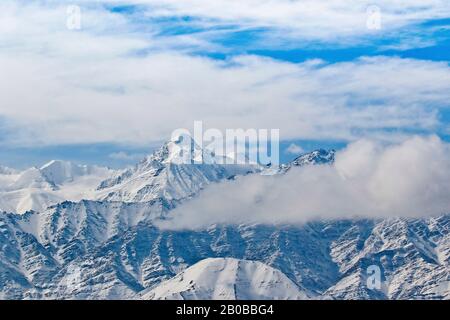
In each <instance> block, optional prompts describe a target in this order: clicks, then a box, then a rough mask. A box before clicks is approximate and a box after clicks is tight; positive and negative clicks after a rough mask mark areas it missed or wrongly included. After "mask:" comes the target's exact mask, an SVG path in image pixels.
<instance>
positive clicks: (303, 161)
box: [262, 149, 336, 175]
mask: <svg viewBox="0 0 450 320" xmlns="http://www.w3.org/2000/svg"><path fill="white" fill-rule="evenodd" d="M335 154H336V151H335V150H324V149H318V150H314V151H312V152H309V153H305V154H302V155H300V156H298V157H297V158H295V159H294V160H292V161H291V162H289V163H286V164H281V165H278V166H272V165H270V166H268V167H266V168H264V170H263V172H262V174H263V175H274V174H284V173H286V172H288V171H289V170H290V169H291V168H292V167H303V166H307V165H321V164H333V163H334V158H335Z"/></svg>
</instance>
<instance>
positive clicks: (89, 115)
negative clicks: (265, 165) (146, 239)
mask: <svg viewBox="0 0 450 320" xmlns="http://www.w3.org/2000/svg"><path fill="white" fill-rule="evenodd" d="M67 3H69V2H57V1H39V2H32V3H30V2H25V1H8V0H5V1H1V3H0V21H1V23H0V43H1V44H2V50H1V51H0V70H1V73H2V77H1V78H0V96H1V97H2V103H1V104H0V132H1V133H2V135H1V137H0V143H1V144H3V145H8V146H43V145H63V144H89V143H122V144H132V145H144V144H148V143H151V142H155V141H161V140H163V139H167V138H168V137H170V134H171V132H172V130H173V129H175V128H189V129H191V126H192V124H193V122H194V121H195V120H202V121H203V122H204V124H205V127H213V128H218V129H220V130H225V129H226V128H267V129H271V128H275V129H277V128H279V129H281V136H282V139H316V140H317V139H333V140H343V141H353V140H356V139H359V138H361V137H372V138H380V139H386V136H387V132H389V134H388V139H389V140H390V139H401V138H403V137H402V135H404V134H406V135H407V134H409V133H410V132H411V131H412V132H420V133H435V132H440V131H442V130H443V131H445V130H447V129H446V128H442V127H443V126H445V125H446V124H445V123H442V121H441V117H440V114H441V113H442V112H446V110H448V107H449V103H448V101H450V68H449V65H448V63H446V62H433V61H427V60H415V59H401V58H398V57H384V56H378V57H372V58H367V57H362V58H359V59H356V60H353V61H350V62H342V63H335V64H329V63H327V62H326V61H321V60H310V61H306V62H303V63H291V62H284V61H280V60H275V59H269V58H264V57H261V56H255V55H245V54H244V55H230V56H229V57H228V58H226V59H224V60H218V59H212V58H210V57H208V56H206V55H200V56H199V55H193V54H191V52H190V51H189V50H188V51H185V50H184V49H180V46H181V47H190V48H192V47H196V46H198V45H200V46H203V45H206V47H208V46H210V45H214V44H211V42H209V41H207V40H205V39H200V38H192V37H194V35H183V36H182V37H179V35H177V34H174V35H170V34H169V35H166V36H164V35H162V34H161V33H160V31H161V30H160V29H159V27H158V26H159V25H158V23H157V22H155V21H154V20H149V21H147V20H145V19H144V21H142V19H143V17H141V18H142V19H138V17H136V16H135V15H134V14H130V16H128V15H127V14H120V13H118V12H114V11H111V10H108V9H107V8H105V7H103V6H101V5H100V4H107V3H109V4H111V3H113V4H121V5H122V4H130V3H136V4H141V5H142V6H143V7H139V10H138V12H139V13H140V14H142V12H147V13H146V15H149V16H153V17H155V16H161V17H162V16H164V15H166V16H167V17H181V16H185V15H192V16H196V17H201V23H203V22H205V21H210V20H211V19H213V20H214V21H210V23H211V24H213V25H216V26H218V25H220V23H219V22H217V20H219V21H233V23H235V22H236V21H240V22H246V21H247V22H246V23H250V24H251V25H254V26H265V25H270V24H274V25H280V29H282V30H285V29H286V28H289V29H295V28H294V27H292V26H290V24H294V21H297V18H296V16H295V15H296V14H298V15H300V17H301V18H302V19H300V20H301V21H302V23H300V25H303V24H305V25H307V26H308V25H309V27H308V28H312V29H315V30H331V29H333V30H334V29H336V28H340V27H339V26H340V25H341V23H344V25H345V21H347V18H346V16H345V15H344V16H343V17H341V18H342V19H337V20H336V19H335V18H336V16H332V17H328V18H327V16H328V14H330V15H332V14H335V15H338V16H339V13H340V12H342V14H344V13H345V14H351V13H352V12H353V13H354V12H358V15H357V16H358V17H360V14H361V13H364V14H365V11H364V10H363V11H361V10H360V9H361V8H362V7H361V6H360V5H357V6H355V7H353V6H352V5H351V4H347V2H344V1H331V2H327V4H325V2H324V3H323V4H318V2H317V1H307V2H301V3H300V2H298V1H256V0H255V1H251V2H248V3H247V1H245V2H242V1H221V0H219V1H194V0H192V1H186V2H184V1H167V2H164V3H163V2H161V1H134V2H133V1H103V2H96V3H97V4H98V5H95V3H94V2H92V1H81V2H80V3H79V4H80V5H82V6H83V7H82V13H83V16H82V29H81V30H79V31H70V30H67V29H66V18H67V12H66V9H67V6H66V4H67ZM351 3H353V4H355V3H356V2H354V1H353V2H351ZM446 3H447V2H445V1H429V2H427V3H425V4H424V3H423V2H420V5H419V2H416V1H413V2H403V1H400V2H395V4H394V5H388V4H387V3H385V2H383V3H381V4H382V6H384V7H385V9H386V11H388V12H392V14H395V15H397V16H398V17H399V18H398V19H400V20H402V21H404V23H407V22H408V21H410V22H411V23H416V22H418V21H424V20H428V19H434V18H439V17H440V15H441V14H444V13H445V12H446V8H447V7H448V3H447V4H446ZM70 4H72V3H70ZM305 6H306V7H307V8H308V10H306V12H305V11H304V8H305ZM296 7H298V8H297V9H296ZM155 8H159V10H156V9H155ZM250 8H251V10H250ZM336 8H337V9H339V10H335V9H336ZM352 8H353V9H352ZM399 8H403V9H402V10H400V9H399ZM150 9H151V10H150ZM269 9H270V10H269ZM322 9H323V10H322ZM441 9H443V10H442V11H441ZM146 10H147V11H146ZM239 12H241V13H239ZM290 12H291V13H292V14H289V13H290ZM308 12H309V13H308ZM308 14H309V15H311V17H309V20H308V19H303V18H305V15H306V16H307V15H308ZM364 14H363V16H364V17H365V15H364ZM285 15H287V17H288V19H286V20H284V19H281V17H284V16H285ZM400 17H402V18H400ZM131 20H132V21H138V22H140V23H141V24H138V25H136V24H133V23H132V22H131ZM169 20H170V21H172V19H169ZM300 20H299V21H300ZM176 21H178V20H175V22H176ZM314 21H316V23H314ZM136 23H137V22H136ZM194 23H195V19H194ZM283 23H284V24H285V25H282V24H283ZM323 23H328V24H329V26H328V27H326V26H324V25H321V24H323ZM143 26H145V28H144V27H143ZM138 27H142V28H138ZM344 27H345V26H344ZM202 28H203V27H202ZM345 28H348V26H347V27H345ZM141 29H142V30H144V31H141ZM188 29H189V28H188ZM350 29H351V28H350ZM336 30H337V29H336ZM297 32H298V30H297ZM200 33H201V32H200ZM330 34H333V35H334V36H335V35H336V33H333V32H331V33H330ZM205 41H206V42H205Z"/></svg>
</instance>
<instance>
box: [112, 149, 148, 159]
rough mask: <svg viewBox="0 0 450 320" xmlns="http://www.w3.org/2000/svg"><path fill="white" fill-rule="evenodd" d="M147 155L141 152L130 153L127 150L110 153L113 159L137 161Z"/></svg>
mask: <svg viewBox="0 0 450 320" xmlns="http://www.w3.org/2000/svg"><path fill="white" fill-rule="evenodd" d="M144 156H145V155H143V154H141V153H134V154H129V153H127V152H125V151H119V152H113V153H111V154H110V155H109V157H110V158H111V159H114V160H119V161H136V160H139V159H142V158H144Z"/></svg>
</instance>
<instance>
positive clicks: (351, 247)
mask: <svg viewBox="0 0 450 320" xmlns="http://www.w3.org/2000/svg"><path fill="white" fill-rule="evenodd" d="M179 151H180V148H179V147H178V146H177V142H176V141H170V142H168V143H166V144H165V145H164V146H163V147H162V148H161V149H160V150H158V151H156V152H155V153H153V154H152V155H150V156H148V157H147V158H145V159H144V160H143V161H141V162H140V163H139V164H137V165H136V167H134V168H133V169H129V170H125V171H123V172H121V173H120V174H115V175H114V174H113V172H111V171H110V170H108V169H102V168H88V167H85V166H76V165H73V164H68V163H61V162H58V161H53V162H51V163H49V164H47V165H45V166H43V167H42V168H39V169H37V168H31V169H28V170H25V171H23V172H15V171H11V170H9V171H8V172H6V170H5V171H4V173H3V174H0V206H2V208H10V209H11V210H9V209H8V210H7V211H11V212H18V213H20V212H21V210H23V211H24V210H25V209H26V208H35V209H36V208H37V210H35V211H33V212H26V213H24V214H17V213H0V298H3V299H24V298H29V299H55V298H57V299H73V298H77V299H138V298H141V297H144V298H175V297H178V298H179V297H180V296H183V297H186V298H187V297H191V298H195V297H197V298H198V297H215V295H216V294H217V295H219V294H224V295H229V297H232V295H233V294H234V297H237V298H243V297H245V298H249V299H253V298H264V297H266V298H286V299H287V298H294V296H295V295H296V294H298V295H299V296H300V297H301V298H303V297H305V296H308V297H309V298H312V299H321V298H323V297H327V298H336V299H450V287H449V284H450V266H449V263H450V215H443V216H440V217H432V218H423V219H406V218H403V219H400V218H396V219H377V220H361V219H355V220H338V221H315V222H309V223H306V224H304V225H297V226H288V225H277V226H274V225H212V226H210V227H208V228H205V229H200V230H165V229H160V228H158V227H157V225H158V224H156V223H155V222H156V221H160V220H161V219H168V213H169V212H170V210H172V209H173V208H174V207H175V206H179V205H180V204H182V203H183V202H184V201H189V199H190V198H192V197H195V196H196V195H197V194H198V193H199V192H201V190H202V189H204V188H207V187H208V185H210V184H212V183H220V182H221V181H223V180H227V179H231V180H234V179H239V175H244V174H250V173H257V174H259V173H261V172H260V171H261V169H260V168H259V167H257V166H254V165H248V164H242V165H236V166H232V165H231V166H227V165H224V164H222V163H221V162H219V161H216V159H215V157H214V156H213V155H212V154H210V153H207V152H206V151H204V150H200V149H199V148H198V147H197V146H196V145H193V151H194V154H195V156H196V157H198V156H199V154H203V156H205V157H207V161H206V162H207V163H203V164H188V163H185V162H183V161H180V160H183V159H180V153H179ZM333 160H334V152H333V151H329V152H328V151H321V150H318V151H317V152H313V153H310V154H305V155H302V156H300V157H299V158H297V159H295V160H294V161H293V162H291V163H289V164H287V165H285V166H281V167H277V168H266V169H264V170H262V174H266V173H267V171H268V170H273V171H274V172H275V173H277V174H291V172H292V171H290V170H289V168H291V167H292V166H304V165H314V164H330V163H332V162H333ZM98 186H100V187H98ZM97 187H98V188H97ZM97 189H98V190H97ZM71 197H73V198H74V199H72V201H67V200H68V199H69V200H71ZM80 199H85V200H80ZM89 199H90V200H89ZM48 205H50V206H49V207H47V206H48ZM8 206H9V207H8ZM212 258H221V259H212ZM205 259H206V260H205ZM371 266H376V267H378V268H379V269H380V272H381V275H380V276H381V283H382V286H381V287H380V288H379V289H370V288H369V287H368V286H367V280H368V277H369V272H368V270H369V267H371ZM222 267H223V268H222ZM222 269H223V271H220V270H222ZM180 275H181V276H180ZM233 276H234V278H233ZM181 277H182V278H183V280H181ZM188 279H189V281H188ZM191 281H193V283H195V288H197V289H200V288H201V290H190V291H189V288H191V287H190V286H191V285H192V284H191ZM233 285H234V286H235V287H236V288H238V290H235V291H230V290H227V288H229V286H233ZM272 285H273V286H272ZM281 287H285V288H286V290H285V291H281V289H280V288H281ZM195 288H194V289H195ZM269 288H272V289H273V291H271V290H272V289H270V290H269ZM203 289H204V290H203ZM294 289H295V290H294ZM274 293H275V294H274ZM189 294H191V295H190V296H189ZM208 294H210V295H208ZM266 294H267V296H266ZM283 294H284V295H283ZM205 295H206V296H205Z"/></svg>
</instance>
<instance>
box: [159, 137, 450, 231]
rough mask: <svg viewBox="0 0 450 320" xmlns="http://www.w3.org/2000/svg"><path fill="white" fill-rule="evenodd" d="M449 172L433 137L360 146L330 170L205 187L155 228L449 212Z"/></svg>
mask: <svg viewBox="0 0 450 320" xmlns="http://www.w3.org/2000/svg"><path fill="white" fill-rule="evenodd" d="M449 169H450V146H449V145H448V144H446V143H444V142H442V141H441V140H440V139H439V138H437V137H436V136H432V137H429V138H422V137H414V138H411V139H409V140H407V141H405V142H403V143H401V144H395V145H387V146H386V145H384V146H383V145H380V144H377V143H375V142H373V141H369V140H362V141H358V142H355V143H354V144H352V145H350V146H349V147H348V148H347V149H345V150H343V151H340V152H338V153H337V158H336V162H335V164H334V165H333V166H330V165H321V166H307V167H302V168H294V169H292V170H291V171H289V172H288V173H287V174H286V175H284V176H259V175H251V176H246V177H242V178H240V179H238V180H237V181H228V182H225V183H220V184H216V185H212V186H209V187H208V188H206V189H205V190H204V191H203V192H202V193H201V194H200V196H199V197H197V198H195V199H193V200H190V201H189V202H187V203H185V204H183V205H180V206H179V207H178V208H177V209H175V211H173V213H172V215H171V216H170V218H169V220H167V221H162V222H161V223H160V226H161V227H163V228H197V227H204V226H207V225H210V224H214V223H236V224H239V223H292V224H296V223H304V222H307V221H311V220H318V219H339V218H353V217H363V218H374V217H375V218H376V217H396V216H402V217H418V216H427V215H439V214H444V213H449V212H450V197H449V196H448V195H449V194H450V193H449V192H450V170H449ZM242 190H245V192H242Z"/></svg>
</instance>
